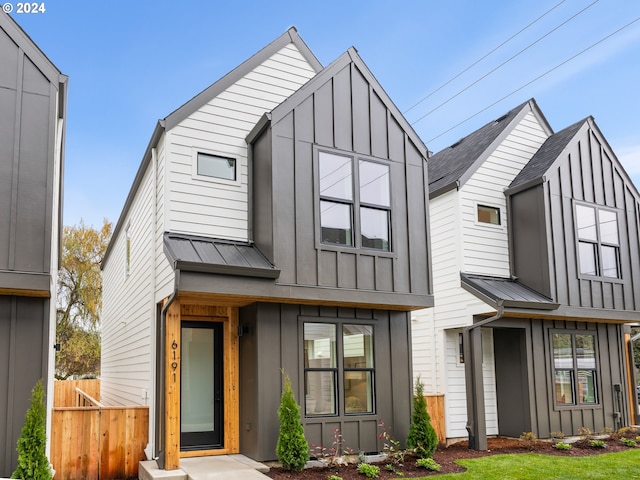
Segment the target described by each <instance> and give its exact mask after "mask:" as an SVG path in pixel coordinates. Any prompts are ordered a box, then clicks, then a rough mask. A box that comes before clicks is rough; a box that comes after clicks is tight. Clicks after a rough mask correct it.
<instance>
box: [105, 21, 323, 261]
mask: <svg viewBox="0 0 640 480" xmlns="http://www.w3.org/2000/svg"><path fill="white" fill-rule="evenodd" d="M289 43H293V44H294V45H296V47H297V48H298V50H299V51H300V53H301V54H302V55H303V56H304V57H305V59H306V60H307V61H308V62H309V64H310V65H311V66H312V68H313V69H314V70H316V71H320V70H322V64H321V63H320V62H319V61H318V59H317V58H316V56H315V55H314V54H313V52H312V51H311V50H310V49H309V47H308V46H307V44H306V43H305V42H304V41H303V40H302V38H301V37H300V35H298V31H297V30H296V28H295V27H290V28H289V29H288V30H287V31H286V32H285V33H283V34H282V35H280V36H279V37H278V38H276V39H275V40H274V41H272V42H271V43H270V44H269V45H267V46H266V47H264V48H262V49H261V50H260V51H258V52H257V53H255V54H254V55H253V56H251V57H250V58H249V59H247V60H245V61H244V62H242V63H241V64H240V65H239V66H237V67H236V68H234V69H233V70H232V71H231V72H229V73H227V74H226V75H225V76H223V77H222V78H220V79H219V80H217V81H216V82H215V83H213V84H212V85H211V86H209V87H208V88H206V89H205V90H203V91H202V92H200V93H199V94H197V95H196V96H195V97H193V98H192V99H191V100H189V101H188V102H187V103H185V104H184V105H182V106H181V107H179V108H178V109H177V110H174V111H173V112H172V113H170V114H169V115H168V116H167V117H165V118H164V119H163V120H158V123H157V124H156V128H155V129H154V131H153V134H152V135H151V139H150V140H149V144H148V145H147V149H146V150H145V152H144V155H143V157H142V162H141V163H140V167H138V172H137V173H136V176H135V178H134V180H133V184H132V185H131V189H130V190H129V194H128V195H127V199H126V200H125V202H124V206H123V207H122V210H121V211H120V216H119V217H118V221H117V223H116V226H115V228H114V229H113V233H112V235H111V240H110V241H109V245H108V246H107V250H106V251H105V254H104V257H103V259H102V264H101V268H103V266H104V264H105V262H106V261H107V260H108V258H109V255H110V254H111V250H112V249H113V243H114V242H115V239H116V238H117V237H118V235H119V234H120V231H121V230H122V228H123V224H124V220H125V218H127V214H128V213H129V209H130V208H131V204H132V203H133V199H134V198H135V195H136V193H137V191H138V188H139V187H140V183H141V182H142V178H143V177H144V174H145V172H146V169H147V167H148V166H149V163H150V162H151V157H152V155H151V152H152V150H153V148H155V147H156V146H157V144H158V141H159V140H160V138H161V136H162V134H163V133H164V132H166V131H167V130H170V129H171V128H173V127H174V126H175V125H177V124H178V123H180V122H182V121H183V120H184V119H185V118H187V117H188V116H189V115H191V114H193V113H194V112H195V111H196V110H198V109H199V108H201V107H202V106H203V105H205V104H206V103H207V102H209V101H210V100H211V99H213V98H215V97H216V96H217V95H218V94H220V93H221V92H222V91H224V90H225V89H227V88H228V87H229V86H230V85H232V84H233V83H235V82H236V81H238V80H239V79H240V78H242V77H243V76H244V75H246V74H247V73H249V72H250V71H251V70H253V69H255V68H256V67H257V66H258V65H260V64H261V63H262V62H264V61H265V60H266V59H267V58H269V57H271V56H272V55H273V54H275V53H276V52H278V51H280V50H281V49H282V48H284V47H285V46H286V45H288V44H289ZM154 215H155V213H154Z"/></svg>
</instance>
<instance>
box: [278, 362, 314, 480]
mask: <svg viewBox="0 0 640 480" xmlns="http://www.w3.org/2000/svg"><path fill="white" fill-rule="evenodd" d="M282 375H283V380H284V388H283V390H282V397H281V399H280V407H279V408H278V418H279V419H280V434H279V435H278V444H277V445H276V455H277V456H278V461H279V462H280V463H281V464H282V466H283V467H284V468H286V469H287V470H292V471H294V472H299V471H301V470H302V469H303V468H304V466H305V464H306V463H307V461H308V460H309V444H308V443H307V439H306V438H305V436H304V429H303V428H302V423H301V422H300V406H299V405H298V404H297V403H296V399H295V397H294V395H293V389H292V388H291V380H290V379H289V376H288V375H287V374H286V373H284V372H283V373H282Z"/></svg>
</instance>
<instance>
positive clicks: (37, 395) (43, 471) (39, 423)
mask: <svg viewBox="0 0 640 480" xmlns="http://www.w3.org/2000/svg"><path fill="white" fill-rule="evenodd" d="M46 422H47V409H46V406H45V403H44V390H43V388H42V380H38V383H36V385H35V387H33V389H32V390H31V407H30V408H29V410H27V414H26V416H25V421H24V425H23V427H22V432H21V433H20V438H18V448H17V450H18V467H17V468H16V470H15V471H14V472H13V473H12V474H11V478H22V479H25V480H27V479H28V480H51V479H52V478H53V475H52V472H51V467H50V466H49V459H48V458H47V455H46V454H45V448H46V444H47V434H46Z"/></svg>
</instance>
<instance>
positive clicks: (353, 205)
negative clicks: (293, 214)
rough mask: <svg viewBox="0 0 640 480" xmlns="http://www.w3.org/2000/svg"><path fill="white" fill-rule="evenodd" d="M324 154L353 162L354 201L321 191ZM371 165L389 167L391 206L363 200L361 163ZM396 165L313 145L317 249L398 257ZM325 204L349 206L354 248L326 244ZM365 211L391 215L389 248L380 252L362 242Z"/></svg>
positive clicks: (388, 233) (352, 191)
mask: <svg viewBox="0 0 640 480" xmlns="http://www.w3.org/2000/svg"><path fill="white" fill-rule="evenodd" d="M322 153H326V154H329V155H337V156H341V157H346V158H349V159H350V165H351V199H350V200H349V199H344V198H338V197H331V196H327V195H322V194H321V192H320V156H321V154H322ZM361 161H362V162H368V163H373V164H379V165H384V166H385V167H387V168H388V175H389V177H388V180H389V185H388V188H389V190H388V193H389V205H388V206H385V205H382V204H374V203H371V202H363V201H361V198H360V197H361V194H360V189H361V186H360V169H361V166H360V162H361ZM391 167H392V165H391V162H390V161H388V160H383V159H379V158H374V157H371V156H368V155H360V154H356V153H354V152H346V151H343V150H338V149H332V148H327V147H320V146H318V145H314V146H313V174H314V175H313V176H314V182H313V184H314V189H315V194H314V205H315V215H316V221H315V229H316V242H315V243H316V249H318V250H333V251H340V252H353V251H354V250H363V251H366V252H367V254H371V255H375V256H383V257H395V256H396V254H395V252H394V250H393V248H394V241H393V232H394V228H393V222H394V216H393V212H394V210H395V208H394V203H395V202H394V199H393V195H392V188H391V186H392V180H391V177H392V168H391ZM321 202H331V203H335V204H339V205H349V207H350V209H351V212H350V220H351V245H345V244H339V243H335V244H334V243H327V242H323V241H322V218H321ZM362 209H369V210H373V211H383V212H386V215H387V243H388V249H387V250H385V249H379V248H375V247H368V246H363V244H362V243H363V242H362V215H361V212H362Z"/></svg>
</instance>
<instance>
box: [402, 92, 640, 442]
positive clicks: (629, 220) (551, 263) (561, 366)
mask: <svg viewBox="0 0 640 480" xmlns="http://www.w3.org/2000/svg"><path fill="white" fill-rule="evenodd" d="M429 192H430V194H429V195H430V207H429V209H430V219H431V232H432V245H433V249H432V255H433V259H434V261H433V278H434V296H435V298H436V306H435V308H433V309H430V310H429V311H427V310H425V311H421V312H419V313H416V314H414V318H413V324H412V331H413V335H412V338H413V352H414V374H415V375H421V376H422V379H423V381H424V383H425V385H426V390H427V391H428V392H432V393H436V392H438V393H443V394H444V395H445V416H446V431H447V437H448V438H449V439H454V438H460V437H467V436H469V438H470V441H471V442H472V447H473V448H477V449H486V437H487V435H508V436H515V437H518V436H519V435H521V434H522V433H523V432H533V433H535V434H536V435H537V436H538V437H543V438H544V437H549V436H550V435H551V433H552V432H563V433H564V434H565V435H572V434H577V433H578V432H579V431H580V429H581V428H582V427H585V428H588V429H590V430H592V431H602V430H604V429H617V428H619V427H622V426H624V425H628V424H629V423H630V420H631V418H630V415H631V409H630V402H631V401H632V398H633V396H632V395H633V392H632V390H631V389H632V386H631V385H630V382H629V381H628V377H627V368H626V365H627V364H626V362H627V358H626V355H627V348H626V346H625V339H624V337H625V332H624V330H625V327H624V325H625V323H630V322H637V321H638V320H640V243H639V231H640V195H639V194H638V191H637V189H636V187H635V186H634V185H633V184H632V182H631V180H630V179H629V177H628V175H627V174H626V173H625V171H624V169H623V168H622V166H621V165H620V163H619V161H618V160H617V158H616V156H615V154H614V153H613V151H612V150H611V148H610V146H609V145H608V144H607V142H606V140H605V138H604V137H603V135H602V133H601V132H600V130H599V129H598V127H597V126H596V124H595V122H594V120H593V118H591V117H589V118H587V119H585V120H583V121H581V122H578V123H576V124H575V125H572V126H570V127H568V128H566V129H564V130H562V131H560V132H558V133H555V134H554V133H553V132H552V130H551V128H550V126H549V125H548V123H547V121H546V120H545V118H544V116H543V114H542V113H541V111H540V110H539V108H538V106H537V104H536V102H535V101H534V100H530V101H528V102H526V103H524V104H523V105H520V106H518V107H517V108H515V109H513V110H511V111H510V112H509V113H507V114H506V115H504V116H502V117H500V118H498V119H497V120H495V121H494V122H491V123H489V124H487V125H485V126H484V127H482V128H480V129H479V130H477V131H476V132H474V133H472V134H470V135H469V136H467V137H465V138H463V139H462V140H460V141H459V142H457V143H456V144H454V145H452V146H451V147H449V148H446V149H445V150H443V151H441V152H439V153H438V154H436V155H434V156H433V157H431V159H430V160H429Z"/></svg>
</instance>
